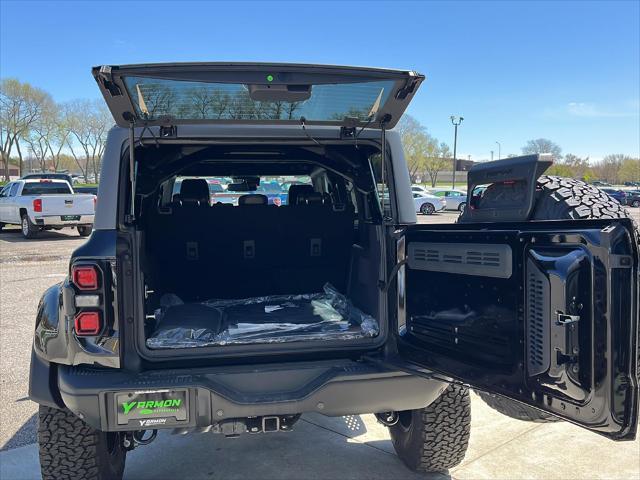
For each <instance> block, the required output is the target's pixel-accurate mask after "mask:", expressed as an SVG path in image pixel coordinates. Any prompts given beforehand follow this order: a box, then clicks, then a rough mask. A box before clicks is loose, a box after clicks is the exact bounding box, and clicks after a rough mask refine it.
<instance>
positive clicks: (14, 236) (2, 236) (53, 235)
mask: <svg viewBox="0 0 640 480" xmlns="http://www.w3.org/2000/svg"><path fill="white" fill-rule="evenodd" d="M63 232H65V233H62V232H58V231H55V230H47V231H44V232H39V233H38V235H37V236H36V237H35V238H24V237H23V236H22V233H21V232H20V230H19V229H17V230H7V228H6V227H4V228H3V229H2V231H0V240H4V241H5V242H9V243H35V242H37V241H38V240H47V241H51V240H54V241H55V240H78V239H80V238H83V237H80V235H79V234H78V232H76V231H75V230H73V231H72V230H70V229H65V230H63Z"/></svg>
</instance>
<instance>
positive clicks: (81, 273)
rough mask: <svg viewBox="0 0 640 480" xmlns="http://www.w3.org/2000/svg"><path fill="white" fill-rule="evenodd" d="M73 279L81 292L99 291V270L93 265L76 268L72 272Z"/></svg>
mask: <svg viewBox="0 0 640 480" xmlns="http://www.w3.org/2000/svg"><path fill="white" fill-rule="evenodd" d="M71 278H72V279H73V283H74V285H75V286H76V287H78V289H80V290H97V289H98V270H97V268H96V267H94V266H93V265H82V266H74V267H73V268H72V270H71Z"/></svg>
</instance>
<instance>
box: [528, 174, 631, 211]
mask: <svg viewBox="0 0 640 480" xmlns="http://www.w3.org/2000/svg"><path fill="white" fill-rule="evenodd" d="M589 218H629V214H628V213H627V211H626V210H625V208H624V207H623V206H622V205H621V204H620V203H619V202H618V201H616V200H614V199H613V198H611V197H610V196H609V195H607V194H606V193H605V192H603V191H602V190H600V189H599V188H598V187H595V186H593V185H589V184H588V183H585V182H583V181H581V180H576V179H574V178H564V177H557V176H553V175H543V176H541V177H540V178H539V179H538V191H537V198H536V204H535V207H534V211H533V215H532V220H560V219H589Z"/></svg>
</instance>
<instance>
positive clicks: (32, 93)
mask: <svg viewBox="0 0 640 480" xmlns="http://www.w3.org/2000/svg"><path fill="white" fill-rule="evenodd" d="M51 102H52V100H51V97H50V95H49V94H48V93H47V92H45V91H44V90H41V89H39V88H35V87H32V86H31V85H30V84H28V83H22V82H20V81H19V80H17V79H15V78H6V79H3V80H2V81H1V82H0V156H1V158H2V164H3V167H4V176H5V180H9V156H10V155H11V151H12V150H13V147H14V146H15V147H16V150H17V152H18V158H19V169H20V175H22V165H23V161H22V150H21V148H20V142H21V141H25V139H26V137H27V135H28V134H29V132H30V130H31V128H32V126H33V124H34V123H35V122H36V121H38V120H39V118H40V116H41V115H42V110H43V108H44V106H45V104H49V103H51Z"/></svg>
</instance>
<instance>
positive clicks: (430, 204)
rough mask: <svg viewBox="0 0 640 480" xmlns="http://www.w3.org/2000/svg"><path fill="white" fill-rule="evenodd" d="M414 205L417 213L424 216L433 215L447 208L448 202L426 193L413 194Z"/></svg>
mask: <svg viewBox="0 0 640 480" xmlns="http://www.w3.org/2000/svg"><path fill="white" fill-rule="evenodd" d="M413 203H414V205H415V206H416V213H422V214H424V215H432V214H434V213H435V212H440V211H442V210H444V209H445V208H446V207H447V202H446V200H445V199H444V198H438V197H436V196H434V195H429V194H426V193H416V192H413Z"/></svg>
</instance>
